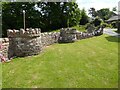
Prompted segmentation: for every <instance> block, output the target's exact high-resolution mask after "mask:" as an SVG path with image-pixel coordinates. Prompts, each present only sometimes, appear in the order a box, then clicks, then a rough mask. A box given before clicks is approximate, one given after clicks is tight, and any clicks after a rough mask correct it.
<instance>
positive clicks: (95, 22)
mask: <svg viewBox="0 0 120 90" xmlns="http://www.w3.org/2000/svg"><path fill="white" fill-rule="evenodd" d="M101 22H102V20H101V19H100V18H99V17H96V18H95V19H94V20H93V24H94V26H95V27H96V26H99V25H101Z"/></svg>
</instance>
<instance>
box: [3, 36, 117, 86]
mask: <svg viewBox="0 0 120 90" xmlns="http://www.w3.org/2000/svg"><path fill="white" fill-rule="evenodd" d="M2 68H3V82H2V84H3V88H117V87H118V86H117V85H118V44H117V38H116V37H111V36H107V35H102V36H99V37H93V38H89V39H83V40H79V41H77V42H75V43H67V44H54V45H51V46H49V47H46V48H45V50H44V52H42V53H41V54H39V55H36V56H32V57H24V58H15V59H13V60H12V61H11V62H9V63H3V65H2Z"/></svg>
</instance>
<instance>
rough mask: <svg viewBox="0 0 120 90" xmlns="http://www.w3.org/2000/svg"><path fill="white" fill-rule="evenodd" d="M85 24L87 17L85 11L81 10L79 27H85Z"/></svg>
mask: <svg viewBox="0 0 120 90" xmlns="http://www.w3.org/2000/svg"><path fill="white" fill-rule="evenodd" d="M86 23H88V16H87V14H86V11H85V9H84V8H83V9H82V10H81V19H80V25H85V24H86Z"/></svg>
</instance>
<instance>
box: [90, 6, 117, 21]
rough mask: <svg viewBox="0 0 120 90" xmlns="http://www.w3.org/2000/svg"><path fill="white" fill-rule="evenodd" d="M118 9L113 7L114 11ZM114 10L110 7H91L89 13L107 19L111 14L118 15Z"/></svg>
mask: <svg viewBox="0 0 120 90" xmlns="http://www.w3.org/2000/svg"><path fill="white" fill-rule="evenodd" d="M115 10H116V9H115V8H113V11H115ZM113 11H110V9H109V8H102V9H100V10H95V8H90V9H89V14H90V15H91V16H92V17H94V18H95V17H96V16H98V17H100V18H101V19H102V20H107V19H109V18H110V17H111V16H113V15H116V14H115V13H114V12H113Z"/></svg>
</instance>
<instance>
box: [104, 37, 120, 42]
mask: <svg viewBox="0 0 120 90" xmlns="http://www.w3.org/2000/svg"><path fill="white" fill-rule="evenodd" d="M105 38H106V39H107V40H108V41H110V42H116V43H118V42H120V38H119V37H116V36H108V37H105Z"/></svg>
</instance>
